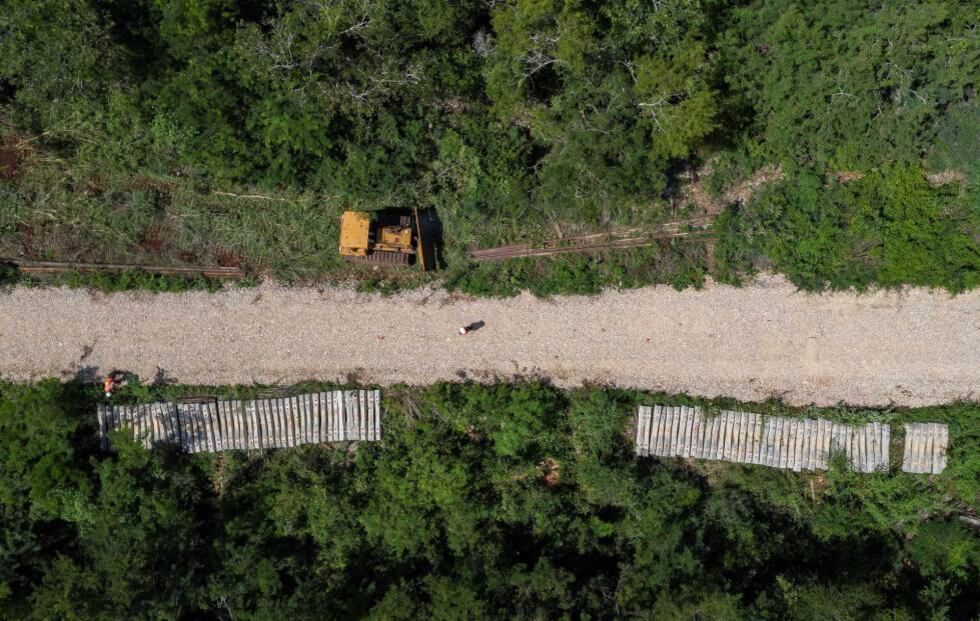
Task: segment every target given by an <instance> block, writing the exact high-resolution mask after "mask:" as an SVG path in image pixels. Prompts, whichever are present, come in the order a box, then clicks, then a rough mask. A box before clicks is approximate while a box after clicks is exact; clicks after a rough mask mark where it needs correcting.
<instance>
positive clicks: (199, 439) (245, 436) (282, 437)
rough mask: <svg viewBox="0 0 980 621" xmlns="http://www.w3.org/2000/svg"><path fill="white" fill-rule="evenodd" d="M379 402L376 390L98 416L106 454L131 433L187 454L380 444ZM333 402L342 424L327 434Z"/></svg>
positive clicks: (112, 409)
mask: <svg viewBox="0 0 980 621" xmlns="http://www.w3.org/2000/svg"><path fill="white" fill-rule="evenodd" d="M380 401H381V395H380V392H379V391H377V390H335V391H333V392H330V393H318V394H312V395H299V396H296V397H290V398H283V399H256V400H250V401H215V402H205V403H179V404H173V403H151V404H148V405H138V406H127V405H117V406H110V405H104V404H100V405H99V406H98V407H97V408H96V417H97V419H98V424H99V444H100V446H101V447H102V450H108V449H109V448H110V442H109V432H111V431H120V430H122V429H128V430H130V433H131V434H132V438H133V440H134V441H136V442H139V443H140V444H142V445H143V446H144V447H146V448H151V447H153V446H154V445H156V444H161V443H168V444H176V445H178V446H179V447H180V448H181V450H183V451H186V452H189V453H201V452H207V453H215V452H220V451H225V450H229V449H245V448H252V449H258V448H285V447H291V446H299V445H301V444H316V443H320V442H341V441H344V440H363V441H369V442H373V441H378V440H380V439H381V406H380ZM330 403H333V404H336V409H335V410H333V411H334V412H337V413H339V414H340V416H341V417H342V419H343V420H342V422H339V423H338V424H337V425H336V427H333V426H331V432H330V433H328V432H327V424H326V423H320V422H318V421H319V417H320V416H326V407H325V404H330ZM324 420H325V419H324ZM331 421H332V419H331Z"/></svg>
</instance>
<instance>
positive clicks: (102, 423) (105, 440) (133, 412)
mask: <svg viewBox="0 0 980 621" xmlns="http://www.w3.org/2000/svg"><path fill="white" fill-rule="evenodd" d="M97 416H98V421H99V445H100V446H101V448H102V450H103V451H105V450H108V449H109V436H108V432H109V431H119V430H121V429H128V430H129V431H130V432H131V433H132V437H133V441H135V442H139V443H141V444H142V445H143V446H144V447H146V448H149V447H151V446H153V445H154V444H156V443H158V442H167V443H172V444H179V443H180V430H179V429H178V426H177V424H176V420H177V408H176V407H175V406H174V405H173V404H172V403H150V404H147V405H133V406H117V407H109V406H106V405H102V404H100V405H99V407H98V411H97Z"/></svg>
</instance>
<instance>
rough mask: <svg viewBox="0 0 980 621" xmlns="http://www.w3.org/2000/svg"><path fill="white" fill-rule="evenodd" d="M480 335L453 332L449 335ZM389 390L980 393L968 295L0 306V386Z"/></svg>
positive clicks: (752, 396) (26, 295)
mask: <svg viewBox="0 0 980 621" xmlns="http://www.w3.org/2000/svg"><path fill="white" fill-rule="evenodd" d="M477 320H482V321H485V322H486V325H485V327H483V328H482V329H480V330H478V331H476V332H473V333H471V334H468V335H466V336H459V335H458V334H457V330H458V328H459V327H460V326H462V325H465V324H468V323H470V322H473V321H477ZM111 369H123V370H127V371H131V372H134V373H137V374H139V375H140V376H141V377H143V378H144V379H145V380H147V381H149V380H150V379H152V378H154V377H157V378H161V377H162V378H165V379H166V380H168V381H174V382H181V383H193V384H232V383H244V384H250V383H253V382H260V383H270V384H275V383H281V384H288V383H292V382H296V381H299V380H305V379H318V380H327V381H334V380H341V381H344V380H349V379H351V378H356V379H357V380H358V381H360V382H365V383H377V384H381V385H388V384H392V383H400V382H404V383H409V384H429V383H432V382H436V381H440V380H454V381H459V380H462V379H466V380H470V379H472V380H477V381H492V380H494V379H498V378H499V379H511V378H515V377H524V378H528V377H541V378H548V379H549V380H551V381H553V382H554V383H555V384H556V385H559V386H579V385H582V384H583V383H600V384H607V385H617V386H622V387H636V388H643V389H648V390H663V391H667V392H671V393H688V394H692V395H702V396H719V395H726V396H732V397H736V398H738V399H742V400H749V401H752V400H762V399H766V398H769V397H771V396H777V397H780V398H782V399H783V400H784V401H786V402H787V403H791V404H809V403H814V404H817V405H832V404H836V403H839V402H846V403H849V404H852V405H869V406H871V405H875V406H880V405H888V404H896V405H908V406H918V405H926V404H938V403H945V402H949V401H954V400H957V399H977V398H978V397H980V291H974V292H971V293H967V294H963V295H959V296H950V295H948V294H946V293H945V292H941V291H928V290H923V289H914V288H906V289H904V290H902V291H898V292H887V291H876V292H872V293H864V294H859V293H851V292H848V293H830V294H819V295H817V294H807V293H802V292H798V291H796V290H795V288H794V287H793V286H792V285H790V284H789V283H787V282H786V281H785V280H783V279H782V278H779V277H775V276H765V277H761V278H759V279H757V280H756V281H755V282H754V283H752V284H751V285H748V286H745V287H743V288H735V287H729V286H723V285H715V284H709V285H708V286H706V287H705V288H704V289H702V290H700V291H696V290H693V289H689V290H685V291H682V292H678V291H675V290H673V289H671V288H669V287H651V288H645V289H640V290H634V291H622V292H620V291H607V292H606V293H604V294H602V295H600V296H594V297H560V298H554V299H546V300H540V299H535V298H534V297H532V296H530V295H523V296H520V297H517V298H513V299H502V300H501V299H469V298H465V297H461V296H458V295H453V294H450V293H447V292H445V291H442V290H422V291H415V292H411V293H406V294H402V295H397V296H393V297H388V298H386V297H381V296H379V295H366V294H360V293H357V292H356V291H354V290H353V289H352V288H287V287H278V286H274V285H263V286H262V287H259V288H257V289H235V288H230V289H227V290H225V291H222V292H219V293H216V294H209V293H205V292H193V293H181V294H159V295H153V294H149V293H126V294H112V295H106V294H101V293H95V292H89V291H84V290H70V289H64V288H62V289H51V288H49V289H41V288H23V287H16V288H13V289H11V290H9V291H6V292H4V293H0V376H2V377H4V378H6V379H11V380H17V381H24V380H36V379H39V378H42V377H47V376H59V377H62V378H65V379H68V378H71V377H74V376H75V375H81V376H82V377H95V376H96V375H97V374H102V373H105V372H107V371H108V370H111Z"/></svg>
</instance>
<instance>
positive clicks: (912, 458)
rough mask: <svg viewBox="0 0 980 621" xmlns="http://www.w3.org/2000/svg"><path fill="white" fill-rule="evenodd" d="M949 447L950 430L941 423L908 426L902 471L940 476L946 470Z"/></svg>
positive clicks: (906, 426)
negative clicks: (947, 449)
mask: <svg viewBox="0 0 980 621" xmlns="http://www.w3.org/2000/svg"><path fill="white" fill-rule="evenodd" d="M948 446H949V428H948V427H947V426H946V425H941V424H939V423H908V424H906V425H905V453H904V455H903V458H902V470H903V471H905V472H915V473H932V474H939V473H940V472H942V471H943V470H945V469H946V448H947V447H948Z"/></svg>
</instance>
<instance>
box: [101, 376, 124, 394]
mask: <svg viewBox="0 0 980 621" xmlns="http://www.w3.org/2000/svg"><path fill="white" fill-rule="evenodd" d="M125 383H126V374H125V373H123V372H122V371H113V372H112V373H110V374H109V375H106V376H105V379H104V380H103V381H102V388H103V390H105V398H106V399H111V398H112V393H113V392H115V390H116V389H117V388H119V387H121V386H123V385H125Z"/></svg>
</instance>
